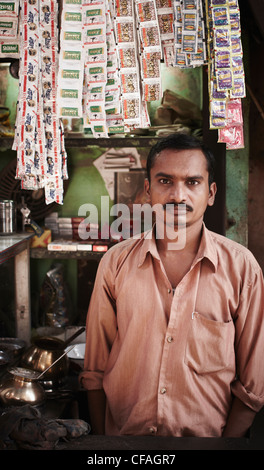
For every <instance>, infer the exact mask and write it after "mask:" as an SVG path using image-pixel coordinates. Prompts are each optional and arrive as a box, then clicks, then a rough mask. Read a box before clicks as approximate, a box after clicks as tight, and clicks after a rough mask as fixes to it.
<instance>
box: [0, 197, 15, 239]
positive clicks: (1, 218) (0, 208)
mask: <svg viewBox="0 0 264 470" xmlns="http://www.w3.org/2000/svg"><path fill="white" fill-rule="evenodd" d="M16 229H17V219H16V203H15V201H11V200H9V199H1V200H0V234H1V235H11V234H12V233H15V232H16Z"/></svg>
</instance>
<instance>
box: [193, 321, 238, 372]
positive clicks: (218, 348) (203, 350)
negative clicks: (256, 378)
mask: <svg viewBox="0 0 264 470" xmlns="http://www.w3.org/2000/svg"><path fill="white" fill-rule="evenodd" d="M234 337H235V328H234V324H233V321H230V322H228V323H224V322H218V321H214V320H209V319H207V318H205V317H203V316H201V315H199V314H198V313H194V314H193V318H192V321H191V324H190V328H189V332H188V336H187V343H186V350H185V358H184V362H185V364H187V365H188V366H189V367H190V368H192V369H194V370H195V372H197V373H198V374H206V373H212V372H217V371H219V370H222V369H225V368H227V367H228V366H230V365H233V363H234Z"/></svg>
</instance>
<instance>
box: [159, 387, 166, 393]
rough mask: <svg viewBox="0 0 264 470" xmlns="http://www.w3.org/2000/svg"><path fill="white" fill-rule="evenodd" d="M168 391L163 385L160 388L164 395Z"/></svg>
mask: <svg viewBox="0 0 264 470" xmlns="http://www.w3.org/2000/svg"><path fill="white" fill-rule="evenodd" d="M166 392H167V389H166V388H165V387H162V388H161V389H160V393H162V395H164V393H166Z"/></svg>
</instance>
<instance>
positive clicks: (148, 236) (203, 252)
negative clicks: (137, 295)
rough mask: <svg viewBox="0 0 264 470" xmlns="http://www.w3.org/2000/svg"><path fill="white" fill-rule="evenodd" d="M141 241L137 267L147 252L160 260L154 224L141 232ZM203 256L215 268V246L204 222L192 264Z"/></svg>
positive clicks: (216, 261) (216, 259)
mask: <svg viewBox="0 0 264 470" xmlns="http://www.w3.org/2000/svg"><path fill="white" fill-rule="evenodd" d="M142 241H143V242H142V245H141V249H140V253H139V262H138V267H141V266H142V265H143V263H144V262H145V259H146V257H147V254H148V253H150V255H151V256H153V257H154V258H156V259H158V260H160V256H159V253H158V250H157V245H156V240H155V233H154V226H153V228H152V229H151V230H149V231H147V232H145V233H144V234H143V237H142ZM203 258H207V259H208V260H209V261H210V262H211V263H212V265H213V266H214V268H215V269H216V267H217V263H218V256H217V251H216V247H215V244H214V241H213V238H212V235H211V232H210V230H208V229H207V228H206V226H205V224H204V223H203V227H202V238H201V242H200V246H199V249H198V252H197V256H196V258H195V260H194V263H193V264H195V263H196V262H198V261H201V260H202V259H203Z"/></svg>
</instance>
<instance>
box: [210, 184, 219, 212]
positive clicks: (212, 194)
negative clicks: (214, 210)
mask: <svg viewBox="0 0 264 470" xmlns="http://www.w3.org/2000/svg"><path fill="white" fill-rule="evenodd" d="M216 192H217V186H216V183H212V184H211V186H210V190H209V196H208V206H213V205H214V202H215V195H216Z"/></svg>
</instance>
